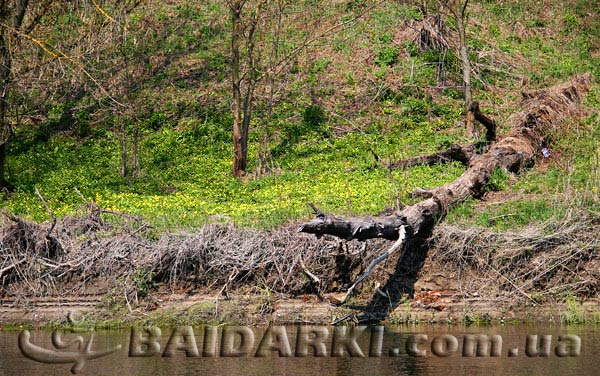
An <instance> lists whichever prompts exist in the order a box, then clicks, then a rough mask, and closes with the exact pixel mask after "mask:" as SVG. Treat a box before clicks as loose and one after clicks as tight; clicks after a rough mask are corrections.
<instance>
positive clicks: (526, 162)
mask: <svg viewBox="0 0 600 376" xmlns="http://www.w3.org/2000/svg"><path fill="white" fill-rule="evenodd" d="M591 79H592V76H591V74H589V73H588V74H585V75H581V76H575V77H573V78H572V79H571V80H569V81H568V82H567V83H564V84H562V85H557V86H554V87H551V88H548V89H545V90H539V91H536V92H534V93H531V94H528V95H524V96H523V97H524V98H523V106H524V108H525V110H524V111H523V112H521V113H518V114H515V115H513V116H511V118H509V123H510V125H511V127H510V131H509V133H508V134H507V135H506V136H504V137H502V138H501V139H500V140H499V141H498V142H496V143H494V144H492V145H491V146H490V147H489V149H488V150H487V152H485V153H484V154H481V155H475V156H472V157H470V158H469V162H468V168H467V169H466V171H465V172H464V173H463V174H462V175H461V176H460V177H458V178H457V179H456V180H454V181H453V182H451V183H448V184H445V185H443V186H440V187H437V188H433V189H427V190H420V192H419V194H420V195H422V196H426V197H428V198H427V199H425V200H423V201H420V202H418V203H416V204H414V205H411V206H407V207H405V208H404V209H403V210H401V211H399V212H396V213H395V214H393V215H389V216H382V217H351V218H345V217H338V216H335V215H332V214H328V213H323V212H322V211H320V210H318V209H316V208H315V207H314V206H313V208H314V209H315V214H316V218H315V219H313V220H311V221H310V222H307V223H305V224H303V225H302V226H301V227H300V231H301V232H305V233H311V234H315V235H317V236H321V235H326V234H328V235H333V236H336V237H339V238H342V239H346V240H352V239H356V240H366V239H371V238H384V239H388V240H397V239H398V237H399V230H400V229H401V228H405V230H406V234H407V235H406V236H407V242H406V243H404V244H405V245H406V244H410V242H411V241H415V240H417V241H419V240H424V239H425V238H428V237H429V235H430V234H431V231H432V229H433V227H434V225H435V223H436V221H437V220H438V219H440V218H441V217H443V216H444V215H445V214H446V212H447V211H448V209H449V208H450V207H451V206H452V205H454V204H457V203H459V202H461V201H464V200H465V199H467V198H469V197H475V198H478V197H481V196H482V195H483V193H484V192H485V187H486V185H487V184H488V181H489V179H490V176H491V175H492V173H493V172H494V170H496V169H498V168H501V169H505V170H507V171H509V172H513V173H517V172H519V171H520V170H521V169H522V168H523V167H528V166H532V165H533V164H534V163H535V160H536V158H537V157H538V156H539V155H540V154H541V149H542V145H543V144H545V142H546V140H547V135H548V134H550V133H552V132H553V131H554V130H555V129H556V128H557V127H559V126H560V123H561V121H562V120H563V119H565V118H571V117H575V116H576V115H577V109H578V105H579V103H580V100H581V98H582V96H583V95H584V94H585V93H586V92H587V91H588V90H589V87H590V85H591ZM472 109H473V113H474V114H477V113H479V115H481V113H480V111H479V107H478V106H476V107H475V108H472ZM487 120H490V121H489V122H488V121H486V120H485V119H484V122H485V123H484V122H482V124H484V125H485V124H486V123H487V124H488V126H490V127H491V124H493V125H494V127H493V128H494V129H493V136H494V137H493V138H495V123H494V122H493V121H492V120H491V119H487ZM488 135H489V136H492V132H491V131H489V129H488ZM361 278H362V277H361ZM363 279H364V278H363Z"/></svg>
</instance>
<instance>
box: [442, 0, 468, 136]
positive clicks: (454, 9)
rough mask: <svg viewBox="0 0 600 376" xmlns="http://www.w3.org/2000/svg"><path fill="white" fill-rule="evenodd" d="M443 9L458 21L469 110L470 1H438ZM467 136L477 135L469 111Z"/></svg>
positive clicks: (465, 97) (465, 91)
mask: <svg viewBox="0 0 600 376" xmlns="http://www.w3.org/2000/svg"><path fill="white" fill-rule="evenodd" d="M438 3H439V4H440V6H441V7H443V8H445V9H447V10H448V11H449V13H450V14H451V15H452V17H454V19H455V20H456V27H457V29H458V55H459V58H460V64H461V70H462V76H463V97H464V100H465V108H466V109H467V110H468V109H469V106H470V105H471V102H472V101H473V98H472V93H471V61H470V59H469V50H468V48H467V27H466V25H467V7H468V5H469V0H446V1H441V0H438ZM466 128H467V135H468V136H470V137H472V136H473V135H474V133H475V124H474V117H473V114H472V113H471V112H470V111H468V112H467V119H466Z"/></svg>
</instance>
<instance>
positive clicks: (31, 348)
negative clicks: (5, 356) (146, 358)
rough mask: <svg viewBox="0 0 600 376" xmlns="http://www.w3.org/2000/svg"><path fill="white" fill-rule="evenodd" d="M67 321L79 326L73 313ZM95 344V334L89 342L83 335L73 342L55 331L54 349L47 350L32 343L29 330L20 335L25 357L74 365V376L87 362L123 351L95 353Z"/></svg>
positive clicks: (75, 330) (53, 336) (41, 361)
mask: <svg viewBox="0 0 600 376" xmlns="http://www.w3.org/2000/svg"><path fill="white" fill-rule="evenodd" d="M67 319H68V321H69V322H70V323H71V324H77V323H76V322H75V320H74V319H73V315H72V313H71V312H69V315H68V316H67ZM81 331H82V330H81V329H78V328H77V327H75V328H74V329H72V330H71V332H81ZM93 343H94V334H93V333H91V334H90V336H89V338H88V340H87V341H84V337H83V336H82V335H77V336H75V337H73V338H72V339H71V340H69V341H65V340H64V339H63V336H62V333H61V331H60V330H55V331H53V332H52V345H53V346H54V349H46V348H44V347H40V346H37V345H35V344H33V343H32V342H31V333H30V332H29V331H28V330H24V331H22V332H21V333H20V334H19V350H21V353H22V354H23V355H24V356H26V357H27V358H29V359H31V360H35V361H36V362H40V363H45V364H73V367H72V368H71V373H73V374H76V373H78V372H80V371H81V370H82V369H83V367H84V366H85V362H86V361H88V360H93V359H98V358H102V357H105V356H108V355H110V354H112V353H114V352H115V351H117V350H120V349H121V345H117V346H115V347H113V348H111V349H108V350H104V351H93V350H92V345H93Z"/></svg>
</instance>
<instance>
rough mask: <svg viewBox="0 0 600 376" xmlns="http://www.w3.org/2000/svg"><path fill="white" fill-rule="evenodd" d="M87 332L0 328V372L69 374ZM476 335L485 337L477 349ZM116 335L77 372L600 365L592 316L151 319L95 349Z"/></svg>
mask: <svg viewBox="0 0 600 376" xmlns="http://www.w3.org/2000/svg"><path fill="white" fill-rule="evenodd" d="M361 329H362V331H361ZM225 333H227V334H225ZM91 335H92V333H91V332H85V331H80V332H78V333H62V334H61V336H60V339H61V340H62V341H64V342H68V341H72V340H73V339H75V338H76V337H77V336H81V338H82V340H83V344H84V346H81V348H78V345H77V344H71V345H70V346H68V347H61V349H57V348H56V347H55V346H54V345H53V342H52V340H51V338H52V332H50V331H41V330H40V331H35V330H31V331H28V332H27V335H26V334H23V332H22V331H0V375H67V374H69V373H70V372H71V369H72V367H73V366H74V364H75V363H74V362H75V358H77V359H79V360H80V361H81V359H83V358H82V357H84V356H85V355H82V354H84V353H85V344H86V343H87V342H88V340H89V339H90V337H91ZM152 335H154V337H152ZM479 335H486V336H487V338H488V339H489V340H490V341H489V342H487V341H484V340H483V339H485V338H484V337H480V336H479ZM533 335H537V336H538V337H537V339H536V338H535V337H532V336H533ZM19 336H21V339H22V340H25V337H28V339H27V341H26V342H27V343H28V344H32V345H33V346H37V348H36V347H27V346H25V347H23V348H24V350H21V349H20V347H19ZM248 336H249V337H248ZM528 336H529V337H528ZM542 336H546V337H542ZM549 336H551V337H549ZM298 337H300V339H301V340H298ZM354 337H356V341H354V342H353V341H352V338H354ZM528 338H529V340H528ZM474 339H475V340H477V339H480V342H479V345H480V348H479V351H480V353H479V355H480V356H477V355H478V354H477V342H474ZM242 340H243V342H242ZM499 340H501V343H500V341H499ZM578 340H580V343H579V344H578V343H577V342H578ZM485 344H487V345H488V346H487V349H486V348H485ZM59 345H60V344H59ZM119 345H120V346H121V348H120V349H116V350H115V351H114V352H113V353H111V354H108V355H106V356H104V357H100V358H97V359H84V360H83V362H82V363H81V364H80V366H81V369H80V370H78V374H81V375H204V374H206V375H232V376H236V375H240V376H248V375H321V376H326V375H340V376H342V375H344V376H345V375H361V376H363V375H369V376H374V375H439V374H467V375H486V376H487V375H492V374H493V375H545V376H546V375H600V327H599V326H593V325H592V326H533V325H525V324H518V325H504V326H483V327H482V326H470V327H464V326H457V325H453V326H445V325H438V326H430V325H421V326H399V327H393V326H386V327H366V328H354V329H352V328H349V327H348V328H342V327H339V328H337V329H336V328H334V327H331V326H329V327H327V326H324V327H306V326H304V327H302V328H299V327H298V326H286V327H273V328H271V329H269V330H267V329H266V328H255V327H253V328H244V327H227V326H225V327H220V328H210V327H197V328H188V327H182V328H180V329H179V330H178V331H173V330H172V329H162V330H161V335H160V336H158V333H157V332H156V328H151V329H149V330H136V331H134V332H133V334H132V330H127V331H118V332H114V331H113V332H101V331H96V332H94V333H93V341H92V343H91V346H90V348H89V349H90V350H91V351H92V352H93V351H104V350H110V349H115V348H116V347H117V346H119ZM471 345H473V346H472V347H471ZM528 347H529V351H528V350H527V349H528ZM40 348H43V349H46V351H47V352H48V353H49V354H50V355H49V358H50V359H53V360H50V362H54V361H56V359H63V358H64V359H70V358H69V356H73V358H72V359H71V360H64V362H69V364H47V363H43V362H39V361H34V360H31V359H29V358H27V357H26V356H25V355H24V354H23V351H24V352H25V353H27V354H30V356H31V353H32V352H33V357H39V356H40V355H36V354H38V353H39V351H40ZM31 349H33V350H31ZM546 349H547V350H548V351H546ZM42 351H43V350H42ZM315 352H316V355H322V356H315ZM59 353H61V354H59ZM509 354H511V355H512V356H509ZM536 354H537V356H533V355H536ZM142 355H146V356H142ZM165 355H170V356H165ZM188 355H189V356H188ZM228 355H230V356H228ZM231 355H235V356H231ZM257 355H262V356H257ZM302 355H305V356H302ZM335 355H341V356H335ZM350 355H354V356H350ZM361 355H362V356H361ZM490 355H495V356H490ZM540 355H541V356H540ZM544 355H545V356H544ZM46 362H48V360H46Z"/></svg>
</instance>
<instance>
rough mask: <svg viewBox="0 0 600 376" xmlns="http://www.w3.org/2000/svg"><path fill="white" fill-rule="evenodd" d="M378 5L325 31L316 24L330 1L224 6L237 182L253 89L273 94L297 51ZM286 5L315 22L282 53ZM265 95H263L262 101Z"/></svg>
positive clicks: (242, 0) (240, 1) (243, 1)
mask: <svg viewBox="0 0 600 376" xmlns="http://www.w3.org/2000/svg"><path fill="white" fill-rule="evenodd" d="M384 1H385V0H380V1H378V2H375V3H373V4H371V5H369V6H367V7H365V8H364V9H362V10H361V11H360V13H358V14H355V15H354V16H353V17H350V18H345V17H342V18H340V19H339V20H334V22H333V23H330V24H332V26H329V27H323V26H321V23H322V21H323V20H324V19H325V18H326V17H327V16H326V15H323V14H325V13H326V10H327V9H328V8H330V7H331V6H333V5H332V1H326V2H317V3H315V2H313V1H303V2H297V3H295V4H294V3H293V2H291V1H288V0H277V1H273V0H271V1H269V0H226V1H225V2H226V4H227V7H228V8H229V11H230V17H231V41H230V42H231V46H230V47H231V60H230V71H231V76H230V78H231V85H232V86H231V87H232V112H233V168H232V173H233V175H234V176H236V177H240V176H242V175H243V174H244V173H245V172H246V169H247V161H248V135H249V131H250V120H251V117H252V112H253V108H254V103H255V100H256V98H255V96H256V90H257V88H258V86H259V84H260V83H261V82H262V81H263V80H265V79H267V81H269V84H268V86H270V87H271V88H273V87H274V85H275V84H274V82H275V80H276V79H277V77H278V76H280V75H281V74H282V73H283V72H284V71H285V68H286V67H289V65H290V63H291V62H292V61H293V59H294V58H295V57H297V56H298V55H299V54H300V53H301V52H302V51H304V50H305V49H306V48H308V47H310V46H312V45H313V44H314V43H315V42H316V41H319V40H321V39H323V38H325V37H327V36H329V35H331V34H332V33H335V32H337V31H339V30H341V29H343V28H345V27H348V26H350V25H352V24H354V23H355V22H356V21H357V20H358V19H359V18H361V17H363V16H364V15H366V14H368V13H369V12H370V11H371V10H372V9H373V8H375V7H377V6H378V5H379V4H381V3H383V2H384ZM292 5H294V6H295V7H298V9H301V10H302V12H298V14H304V13H306V12H310V13H311V14H312V13H314V14H315V17H311V20H310V22H311V24H306V25H303V28H304V30H303V32H304V36H303V37H301V39H296V40H293V41H292V40H288V42H294V43H292V44H293V45H294V47H293V48H291V49H289V50H286V51H282V48H281V44H280V42H279V38H280V37H281V35H283V34H284V33H285V32H286V30H285V28H286V27H291V26H288V25H289V24H288V23H287V22H284V19H285V18H286V17H287V16H288V13H290V12H288V10H289V8H290V7H291V6H292ZM290 24H291V23H290ZM292 38H293V37H292ZM296 38H297V37H296ZM267 91H269V89H267ZM271 93H272V92H271ZM269 95H270V94H267V97H269ZM268 101H270V103H268V104H267V107H271V106H272V105H273V97H271V98H270V99H268Z"/></svg>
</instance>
